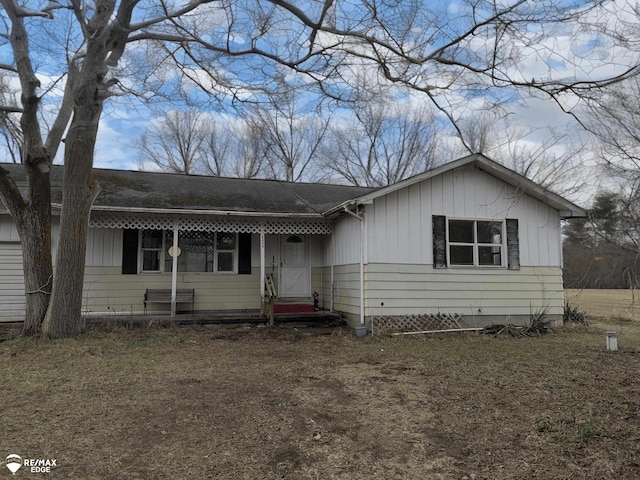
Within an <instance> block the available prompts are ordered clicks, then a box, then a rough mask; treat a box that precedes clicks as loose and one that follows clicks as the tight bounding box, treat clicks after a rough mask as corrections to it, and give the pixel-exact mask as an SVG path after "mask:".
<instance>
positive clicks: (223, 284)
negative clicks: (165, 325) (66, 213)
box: [83, 229, 329, 313]
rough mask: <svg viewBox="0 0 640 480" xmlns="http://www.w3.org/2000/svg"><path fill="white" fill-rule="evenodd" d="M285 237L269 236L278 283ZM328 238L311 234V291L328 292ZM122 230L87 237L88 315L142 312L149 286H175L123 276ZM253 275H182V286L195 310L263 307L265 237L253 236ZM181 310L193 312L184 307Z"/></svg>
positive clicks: (166, 280) (161, 278) (159, 277)
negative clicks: (325, 274) (325, 278)
mask: <svg viewBox="0 0 640 480" xmlns="http://www.w3.org/2000/svg"><path fill="white" fill-rule="evenodd" d="M280 237H281V236H280V235H267V236H266V238H265V263H266V265H265V267H266V273H274V275H275V277H276V279H277V276H278V272H279V268H278V266H279V264H280V240H281V238H280ZM328 238H329V237H327V236H311V237H310V241H309V245H310V252H309V254H310V257H311V258H310V264H311V270H310V275H311V292H313V291H317V292H318V293H319V295H320V298H324V297H325V296H326V295H325V293H324V292H323V269H322V267H321V265H322V252H323V249H324V243H325V239H328ZM121 265H122V230H121V229H91V230H90V231H89V235H88V238H87V254H86V269H85V282H84V294H83V309H84V311H85V312H93V313H98V312H122V313H132V312H133V313H137V312H141V311H143V299H144V292H145V290H146V289H147V288H166V289H168V288H171V274H170V273H163V274H153V273H150V274H138V275H123V274H122V273H121ZM251 267H252V268H251V275H214V274H211V273H195V272H194V273H186V272H182V273H181V272H178V283H177V288H194V289H195V291H196V293H195V305H194V310H201V311H207V310H251V309H259V308H260V282H261V279H260V237H259V235H257V234H255V235H253V236H252V244H251ZM179 308H189V307H188V306H182V307H180V306H179ZM149 310H150V311H154V310H162V311H168V306H167V305H160V306H158V305H154V306H149Z"/></svg>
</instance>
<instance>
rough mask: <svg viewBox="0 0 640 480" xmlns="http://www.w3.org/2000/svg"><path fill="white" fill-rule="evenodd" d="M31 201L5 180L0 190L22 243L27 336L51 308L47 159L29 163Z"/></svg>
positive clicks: (33, 332)
mask: <svg viewBox="0 0 640 480" xmlns="http://www.w3.org/2000/svg"><path fill="white" fill-rule="evenodd" d="M27 162H28V163H27V165H26V170H27V176H28V178H29V201H24V200H23V199H22V196H21V195H20V193H19V191H18V190H17V187H16V186H15V184H13V183H10V182H8V181H6V179H4V181H3V182H2V185H0V190H2V193H3V194H4V195H3V197H4V198H5V200H6V203H7V206H8V208H9V211H10V212H11V215H12V217H13V219H14V221H15V223H16V228H17V230H18V234H19V235H20V239H21V242H20V243H21V247H22V264H23V268H24V287H25V295H26V298H25V319H24V324H23V327H22V333H23V334H24V335H37V334H39V333H40V331H41V326H42V322H43V320H44V317H45V313H46V311H47V307H48V305H49V298H50V295H51V285H52V280H53V267H52V264H51V187H50V183H49V160H48V158H44V159H40V160H39V161H37V160H36V161H32V160H31V159H27Z"/></svg>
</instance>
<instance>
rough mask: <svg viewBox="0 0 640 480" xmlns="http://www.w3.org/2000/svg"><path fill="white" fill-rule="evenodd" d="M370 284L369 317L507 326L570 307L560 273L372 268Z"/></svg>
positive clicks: (541, 269)
mask: <svg viewBox="0 0 640 480" xmlns="http://www.w3.org/2000/svg"><path fill="white" fill-rule="evenodd" d="M365 278H366V283H365V285H366V287H365V304H366V310H365V313H366V315H367V316H369V315H379V314H380V312H382V313H383V314H389V315H411V314H435V313H458V314H461V315H464V316H466V317H467V318H468V319H470V320H472V319H473V317H477V318H481V317H493V318H495V319H497V317H499V319H500V320H504V319H506V318H507V317H510V316H514V317H518V316H524V317H527V318H528V316H529V315H530V314H531V313H536V312H540V311H545V312H546V313H547V314H548V315H553V316H557V315H562V311H563V306H564V300H563V290H562V270H561V269H560V268H559V267H522V268H521V269H520V270H517V271H511V270H480V269H465V270H457V269H434V268H433V267H432V266H431V265H409V264H382V263H370V264H368V265H367V266H366V274H365ZM381 303H384V307H382V309H381V308H380V305H381Z"/></svg>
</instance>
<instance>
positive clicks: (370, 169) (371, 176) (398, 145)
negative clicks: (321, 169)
mask: <svg viewBox="0 0 640 480" xmlns="http://www.w3.org/2000/svg"><path fill="white" fill-rule="evenodd" d="M437 131H438V128H437V127H436V125H435V119H434V116H433V114H432V113H431V112H429V111H428V110H427V109H426V108H424V107H423V108H412V107H410V106H408V105H407V104H400V103H397V102H391V101H387V100H382V101H380V100H378V101H375V100H369V101H360V102H356V103H355V105H354V107H353V115H352V116H351V115H350V116H348V117H347V119H346V120H345V121H343V122H341V123H339V124H334V125H333V126H332V127H331V134H330V136H329V137H328V139H327V140H328V141H327V142H325V145H324V147H323V153H322V156H323V158H324V165H325V166H326V168H328V169H329V170H330V171H331V172H333V176H334V177H336V176H337V177H338V178H339V179H342V180H346V181H347V182H349V183H351V184H353V185H366V186H382V185H389V184H391V183H395V182H397V181H399V180H402V179H403V178H407V177H410V176H412V175H415V174H418V173H421V172H424V171H425V170H427V169H429V168H430V167H432V166H433V165H434V163H435V161H436V152H437V146H438V141H437Z"/></svg>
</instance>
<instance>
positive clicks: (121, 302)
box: [82, 267, 260, 313]
mask: <svg viewBox="0 0 640 480" xmlns="http://www.w3.org/2000/svg"><path fill="white" fill-rule="evenodd" d="M259 279H260V269H259V268H258V269H255V268H254V269H252V274H251V275H213V274H211V273H179V274H178V285H177V287H178V288H193V289H195V306H194V309H195V310H201V311H202V310H204V311H206V310H245V309H258V308H260V282H259ZM147 288H171V274H169V273H166V274H148V275H122V274H121V268H120V267H88V268H87V269H86V270H85V281H84V291H83V302H82V303H83V311H85V312H91V313H96V312H99V313H139V312H142V311H143V310H144V302H143V301H144V292H145V290H146V289H147ZM180 308H188V307H180ZM149 309H150V310H151V311H154V310H158V311H163V312H167V311H168V306H167V305H162V306H157V305H156V306H152V307H149Z"/></svg>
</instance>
